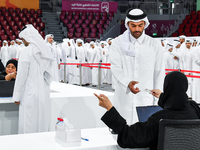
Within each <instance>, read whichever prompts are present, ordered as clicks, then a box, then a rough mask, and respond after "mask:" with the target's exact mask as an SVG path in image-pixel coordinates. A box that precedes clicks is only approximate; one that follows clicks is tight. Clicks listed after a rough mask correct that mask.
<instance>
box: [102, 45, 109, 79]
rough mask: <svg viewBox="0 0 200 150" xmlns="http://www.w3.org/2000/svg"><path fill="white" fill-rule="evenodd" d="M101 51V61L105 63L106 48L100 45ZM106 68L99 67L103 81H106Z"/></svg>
mask: <svg viewBox="0 0 200 150" xmlns="http://www.w3.org/2000/svg"><path fill="white" fill-rule="evenodd" d="M101 53H102V63H107V56H108V48H107V47H106V46H104V48H102V47H101ZM107 73H108V70H107V69H101V80H102V82H103V83H107V81H106V78H107Z"/></svg>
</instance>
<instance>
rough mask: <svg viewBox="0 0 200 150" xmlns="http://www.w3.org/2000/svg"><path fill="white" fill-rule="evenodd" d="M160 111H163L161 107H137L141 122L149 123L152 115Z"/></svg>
mask: <svg viewBox="0 0 200 150" xmlns="http://www.w3.org/2000/svg"><path fill="white" fill-rule="evenodd" d="M160 110H162V108H161V107H160V106H138V107H136V111H137V114H138V120H139V122H145V121H147V120H148V118H149V117H150V116H151V115H152V114H154V113H156V112H157V111H160Z"/></svg>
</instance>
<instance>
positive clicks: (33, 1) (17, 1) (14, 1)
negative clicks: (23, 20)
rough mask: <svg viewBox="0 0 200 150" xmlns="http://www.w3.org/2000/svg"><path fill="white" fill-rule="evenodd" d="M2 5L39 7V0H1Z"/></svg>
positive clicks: (0, 4)
mask: <svg viewBox="0 0 200 150" xmlns="http://www.w3.org/2000/svg"><path fill="white" fill-rule="evenodd" d="M0 6H1V7H7V8H8V7H13V8H17V7H19V8H21V9H22V8H28V9H31V8H32V9H39V0H0Z"/></svg>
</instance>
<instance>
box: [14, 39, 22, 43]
mask: <svg viewBox="0 0 200 150" xmlns="http://www.w3.org/2000/svg"><path fill="white" fill-rule="evenodd" d="M15 41H17V42H21V43H23V42H22V40H20V39H16V40H15Z"/></svg>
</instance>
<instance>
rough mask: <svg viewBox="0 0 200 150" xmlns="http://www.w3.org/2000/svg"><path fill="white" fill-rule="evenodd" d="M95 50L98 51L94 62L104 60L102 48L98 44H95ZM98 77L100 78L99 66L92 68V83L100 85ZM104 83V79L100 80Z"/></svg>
mask: <svg viewBox="0 0 200 150" xmlns="http://www.w3.org/2000/svg"><path fill="white" fill-rule="evenodd" d="M94 51H95V52H96V54H95V57H94V63H100V62H101V61H102V53H101V49H100V48H99V47H98V46H95V48H94ZM98 79H99V72H98V68H92V85H98ZM102 84H103V82H102V80H100V85H102Z"/></svg>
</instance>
